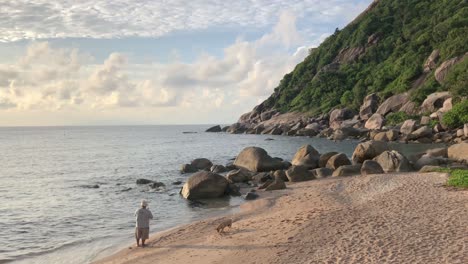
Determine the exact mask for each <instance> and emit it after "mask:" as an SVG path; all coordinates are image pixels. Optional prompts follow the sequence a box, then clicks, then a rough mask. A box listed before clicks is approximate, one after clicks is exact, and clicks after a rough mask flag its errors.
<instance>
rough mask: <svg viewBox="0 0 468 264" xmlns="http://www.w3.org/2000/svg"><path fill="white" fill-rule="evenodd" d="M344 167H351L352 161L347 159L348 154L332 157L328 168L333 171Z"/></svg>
mask: <svg viewBox="0 0 468 264" xmlns="http://www.w3.org/2000/svg"><path fill="white" fill-rule="evenodd" d="M343 165H351V161H349V159H348V157H346V154H344V153H339V154H336V155H333V156H331V157H330V158H329V159H328V162H327V168H330V169H332V170H336V169H337V168H338V167H340V166H343Z"/></svg>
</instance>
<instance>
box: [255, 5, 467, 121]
mask: <svg viewBox="0 0 468 264" xmlns="http://www.w3.org/2000/svg"><path fill="white" fill-rule="evenodd" d="M467 51H468V4H467V1H466V0H437V1H433V0H406V1H393V0H380V1H378V0H376V1H374V2H373V3H372V4H371V5H370V6H369V8H368V9H366V10H365V11H364V12H363V13H362V14H361V15H360V16H359V17H357V18H356V19H355V20H354V21H353V22H351V23H350V24H349V25H348V26H346V27H345V28H344V29H341V30H339V29H337V30H336V31H335V33H334V34H333V35H331V36H330V37H328V38H327V39H326V40H325V41H324V42H323V43H322V44H321V45H320V46H319V47H318V48H315V49H311V50H310V54H309V56H308V57H307V58H306V59H305V60H304V61H303V62H301V63H299V64H298V65H297V66H296V67H295V69H294V70H293V71H292V72H291V73H288V74H286V75H285V76H284V77H283V79H282V80H281V82H280V83H279V85H278V87H276V88H275V90H274V93H273V94H272V95H271V96H270V97H269V98H268V99H267V100H265V101H264V102H263V103H262V104H261V105H259V106H257V109H258V108H261V109H262V111H267V110H271V109H275V110H277V111H280V112H282V113H285V112H292V111H299V112H306V113H308V115H309V116H318V115H319V114H321V113H328V112H329V111H330V110H331V109H333V108H337V107H348V108H350V109H354V110H359V107H360V106H361V104H362V103H363V99H364V98H365V96H366V95H368V94H371V93H377V95H378V96H379V97H380V100H381V101H383V100H385V99H386V98H388V97H390V96H392V95H395V94H399V93H403V92H409V93H410V98H411V100H412V101H413V102H415V103H416V104H417V105H419V104H420V103H422V101H423V100H424V99H425V98H426V96H427V95H429V94H431V93H433V92H436V91H450V92H451V94H452V95H453V99H454V101H455V102H457V101H459V100H460V99H461V98H462V97H464V96H467V94H468V88H467V87H468V80H467V79H468V74H467V70H468V60H466V59H464V58H466V57H467V56H465V57H464V55H465V53H466V52H467ZM441 65H442V67H441ZM438 68H439V69H438Z"/></svg>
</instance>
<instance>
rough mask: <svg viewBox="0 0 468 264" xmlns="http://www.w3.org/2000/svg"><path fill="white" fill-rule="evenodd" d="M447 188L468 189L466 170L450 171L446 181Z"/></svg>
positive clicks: (467, 173)
mask: <svg viewBox="0 0 468 264" xmlns="http://www.w3.org/2000/svg"><path fill="white" fill-rule="evenodd" d="M447 185H448V186H453V187H460V188H468V170H461V169H457V170H452V171H450V177H449V178H448V180H447Z"/></svg>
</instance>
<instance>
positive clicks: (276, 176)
mask: <svg viewBox="0 0 468 264" xmlns="http://www.w3.org/2000/svg"><path fill="white" fill-rule="evenodd" d="M273 179H280V180H282V181H289V179H288V176H286V173H285V172H284V170H277V171H275V172H273Z"/></svg>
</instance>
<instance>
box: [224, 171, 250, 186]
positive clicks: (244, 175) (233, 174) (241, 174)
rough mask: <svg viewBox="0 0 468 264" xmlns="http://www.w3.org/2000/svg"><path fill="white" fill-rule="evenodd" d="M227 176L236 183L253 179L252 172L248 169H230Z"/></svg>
mask: <svg viewBox="0 0 468 264" xmlns="http://www.w3.org/2000/svg"><path fill="white" fill-rule="evenodd" d="M226 178H227V179H228V180H229V181H231V182H234V183H239V182H246V181H249V180H251V179H252V173H251V172H250V171H248V170H246V169H238V170H235V171H230V172H229V173H228V174H227V175H226Z"/></svg>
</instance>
